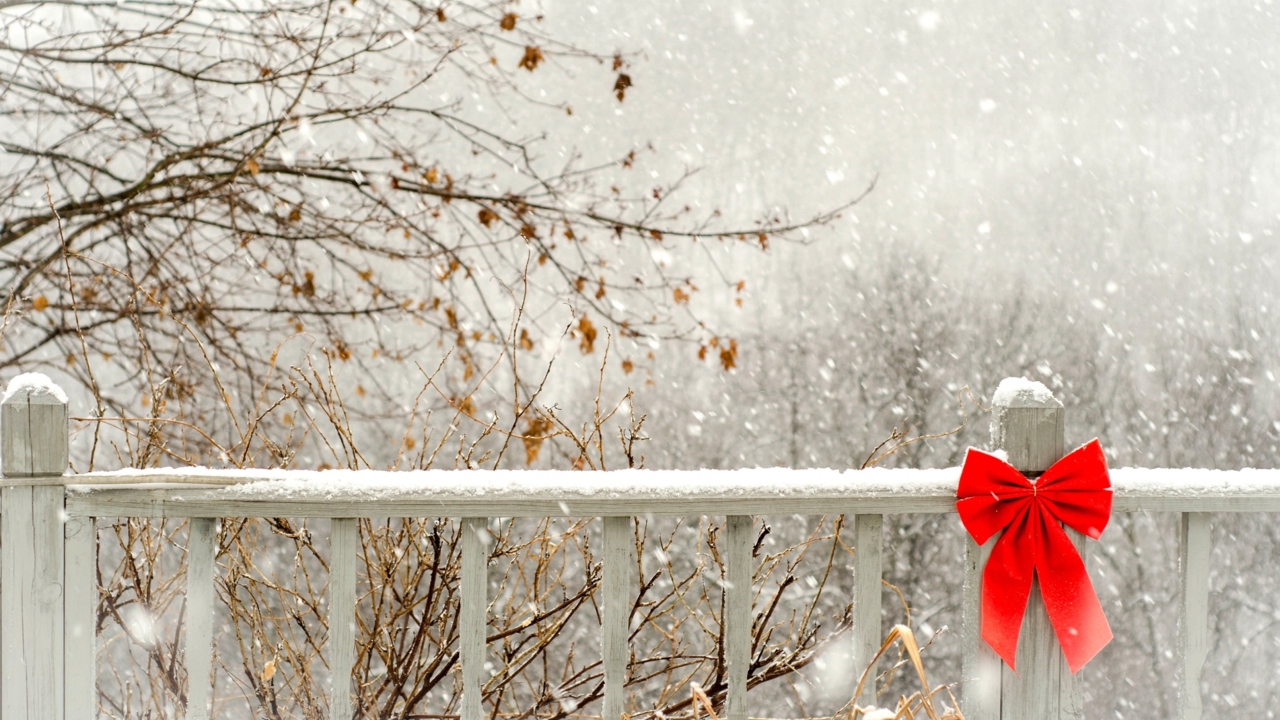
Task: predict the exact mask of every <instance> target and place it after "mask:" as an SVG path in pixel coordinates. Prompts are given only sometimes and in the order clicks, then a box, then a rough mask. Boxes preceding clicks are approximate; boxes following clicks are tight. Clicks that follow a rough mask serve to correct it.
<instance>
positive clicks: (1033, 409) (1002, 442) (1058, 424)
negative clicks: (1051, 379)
mask: <svg viewBox="0 0 1280 720" xmlns="http://www.w3.org/2000/svg"><path fill="white" fill-rule="evenodd" d="M991 405H992V407H991V446H992V448H993V449H995V450H997V451H1004V453H1005V454H1006V460H1007V462H1008V463H1009V464H1010V465H1012V466H1014V467H1015V468H1017V469H1018V470H1020V471H1021V472H1023V473H1026V474H1028V475H1038V474H1039V473H1042V472H1044V471H1045V470H1048V469H1049V466H1050V465H1052V464H1054V463H1055V462H1057V461H1058V460H1060V459H1061V458H1062V456H1063V455H1064V454H1066V451H1065V449H1064V447H1063V444H1064V443H1063V440H1064V425H1063V417H1064V415H1065V413H1064V411H1063V407H1062V402H1061V401H1059V400H1058V399H1057V398H1056V397H1054V396H1053V392H1051V391H1050V390H1049V388H1047V387H1045V386H1044V385H1042V384H1040V383H1038V382H1035V381H1034V380H1027V379H1026V378H1005V379H1004V380H1002V381H1001V382H1000V387H998V388H997V389H996V394H995V395H994V396H993V397H992V399H991Z"/></svg>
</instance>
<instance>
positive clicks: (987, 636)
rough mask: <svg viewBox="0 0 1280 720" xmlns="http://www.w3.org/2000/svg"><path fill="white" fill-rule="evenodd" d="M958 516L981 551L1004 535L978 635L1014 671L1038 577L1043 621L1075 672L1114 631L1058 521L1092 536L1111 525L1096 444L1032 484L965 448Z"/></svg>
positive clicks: (995, 552) (988, 571)
mask: <svg viewBox="0 0 1280 720" xmlns="http://www.w3.org/2000/svg"><path fill="white" fill-rule="evenodd" d="M956 494H957V500H956V510H957V512H959V514H960V520H961V522H963V523H964V526H965V529H966V530H968V531H969V534H970V535H972V536H973V539H974V540H975V541H976V542H977V543H979V544H985V543H986V542H987V541H988V540H990V539H991V538H992V537H993V536H994V535H995V534H996V533H998V532H1001V531H1003V533H1004V534H1003V535H1001V536H1000V539H999V540H997V541H996V544H995V547H994V548H992V551H991V557H990V559H989V560H988V561H987V567H986V568H985V569H984V571H983V586H982V637H983V639H984V640H986V641H987V643H988V644H990V645H991V647H992V648H993V649H994V650H995V651H996V653H997V654H999V655H1000V657H1001V658H1003V659H1004V661H1005V662H1006V663H1008V664H1009V667H1011V668H1013V667H1015V665H1014V662H1015V660H1016V655H1017V649H1018V634H1019V633H1020V632H1021V628H1022V618H1023V615H1025V614H1026V607H1027V599H1028V598H1029V597H1030V595H1031V583H1032V579H1033V577H1036V576H1038V577H1039V578H1040V588H1041V594H1042V595H1043V596H1044V600H1045V608H1046V609H1047V610H1048V612H1049V621H1050V623H1052V625H1053V627H1054V630H1055V631H1056V632H1057V634H1058V640H1059V642H1060V643H1061V645H1062V650H1063V652H1064V654H1065V655H1066V657H1067V662H1068V664H1069V665H1070V666H1071V671H1072V672H1075V671H1077V670H1079V669H1080V668H1081V667H1083V666H1084V665H1085V663H1087V662H1089V660H1090V659H1092V658H1093V656H1094V655H1096V654H1097V653H1098V651H1099V650H1101V649H1102V648H1103V647H1104V646H1105V645H1106V644H1107V643H1108V642H1110V641H1111V628H1110V626H1109V625H1108V624H1107V618H1106V615H1104V614H1103V612H1102V604H1101V603H1100V602H1099V601H1098V596H1097V593H1095V592H1094V590H1093V584H1092V583H1091V582H1090V581H1089V573H1088V571H1087V569H1086V568H1085V565H1084V560H1083V559H1082V558H1081V557H1080V554H1079V552H1077V551H1076V549H1075V546H1074V544H1073V543H1072V542H1071V539H1070V538H1069V537H1067V534H1066V532H1065V531H1064V530H1063V529H1062V525H1061V524H1060V523H1065V524H1066V525H1067V526H1068V527H1071V528H1073V529H1075V530H1077V531H1078V532H1081V533H1084V534H1085V535H1088V536H1089V537H1092V538H1094V539H1097V538H1098V537H1099V536H1101V535H1102V531H1103V529H1105V528H1106V526H1107V522H1108V521H1109V520H1110V518H1111V500H1112V496H1111V479H1110V475H1109V474H1108V472H1107V462H1106V457H1105V456H1104V455H1103V453H1102V446H1101V444H1099V443H1098V441H1097V440H1093V441H1092V442H1090V443H1088V444H1086V445H1084V446H1083V447H1080V448H1078V449H1076V450H1074V451H1072V452H1071V453H1070V454H1068V455H1067V456H1066V457H1064V458H1062V459H1061V460H1059V461H1058V462H1056V463H1054V465H1053V466H1052V467H1050V468H1049V469H1048V470H1046V471H1045V472H1044V474H1042V475H1041V476H1040V478H1039V480H1038V481H1037V482H1034V483H1033V482H1031V481H1030V480H1028V479H1027V478H1026V477H1025V476H1023V475H1022V473H1020V472H1018V470H1017V469H1015V468H1014V467H1013V466H1011V465H1009V464H1008V463H1006V462H1004V461H1003V460H1001V459H1000V458H998V457H996V456H995V455H991V454H989V453H984V452H982V451H980V450H974V449H972V448H970V449H969V453H968V454H967V455H966V456H965V461H964V468H963V469H962V470H961V472H960V483H959V488H958V490H957V493H956Z"/></svg>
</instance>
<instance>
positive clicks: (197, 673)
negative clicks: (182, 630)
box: [183, 518, 218, 720]
mask: <svg viewBox="0 0 1280 720" xmlns="http://www.w3.org/2000/svg"><path fill="white" fill-rule="evenodd" d="M188 522H189V523H190V524H189V525H188V526H187V605H186V617H185V618H184V622H185V625H186V634H187V644H186V646H185V648H184V655H183V662H184V664H185V665H186V668H187V715H186V717H187V720H207V719H208V717H209V687H210V676H209V671H210V669H211V668H212V666H213V664H212V661H213V596H214V592H213V575H214V560H215V556H216V553H217V546H216V542H215V541H216V539H217V531H218V527H217V523H218V521H217V520H215V519H213V518H191V520H189V521H188Z"/></svg>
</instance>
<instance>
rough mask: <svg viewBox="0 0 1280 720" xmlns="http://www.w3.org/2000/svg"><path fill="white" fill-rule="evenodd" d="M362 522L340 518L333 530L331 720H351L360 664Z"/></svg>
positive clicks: (330, 647)
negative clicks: (358, 602) (358, 580)
mask: <svg viewBox="0 0 1280 720" xmlns="http://www.w3.org/2000/svg"><path fill="white" fill-rule="evenodd" d="M358 522H359V521H357V520H356V519H354V518H349V517H336V518H333V520H331V521H330V530H329V642H328V646H327V648H326V650H327V651H328V654H329V675H330V678H331V683H332V691H331V692H332V694H331V695H330V700H329V720H351V718H352V717H354V716H355V705H354V703H353V702H352V697H351V682H352V670H353V669H354V668H355V662H356V553H357V551H358V550H359V541H360V538H359V532H358V530H359V527H358V525H357V523H358Z"/></svg>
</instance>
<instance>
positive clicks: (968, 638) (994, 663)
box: [960, 535, 1003, 720]
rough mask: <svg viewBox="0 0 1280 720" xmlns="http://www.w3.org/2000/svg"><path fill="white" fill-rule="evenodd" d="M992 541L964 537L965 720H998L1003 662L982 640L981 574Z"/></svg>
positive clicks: (963, 635)
mask: <svg viewBox="0 0 1280 720" xmlns="http://www.w3.org/2000/svg"><path fill="white" fill-rule="evenodd" d="M998 538H999V536H998V535H997V536H996V537H994V538H992V539H990V540H988V541H987V544H986V545H979V544H978V543H976V542H974V540H973V538H972V537H968V536H966V537H965V555H964V600H963V603H962V606H961V620H960V621H961V627H960V641H961V652H962V656H961V660H962V664H961V681H960V692H961V702H962V705H963V707H962V709H963V710H964V716H965V718H966V720H999V718H1000V679H1001V675H1002V673H1003V670H1002V665H1003V661H1001V660H1000V656H999V655H996V652H995V651H994V650H992V649H991V646H990V645H987V643H986V642H985V641H984V640H983V639H982V571H983V568H985V567H986V566H987V558H989V557H990V556H991V548H992V547H993V546H994V545H995V542H996V540H997V539H998Z"/></svg>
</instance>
